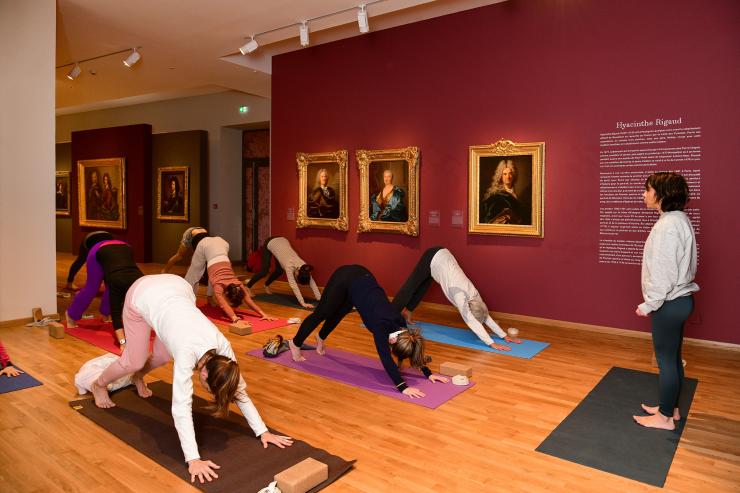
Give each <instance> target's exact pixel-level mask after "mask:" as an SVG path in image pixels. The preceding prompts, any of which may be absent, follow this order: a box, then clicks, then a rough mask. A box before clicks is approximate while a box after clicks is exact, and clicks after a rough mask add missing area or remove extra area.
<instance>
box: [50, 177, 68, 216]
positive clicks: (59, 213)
mask: <svg viewBox="0 0 740 493" xmlns="http://www.w3.org/2000/svg"><path fill="white" fill-rule="evenodd" d="M56 176H66V177H67V208H66V209H56V215H57V217H69V216H70V212H71V210H72V203H71V202H72V199H71V195H70V190H69V187H70V186H72V184H71V181H72V180H71V178H70V172H69V171H57V172H56ZM56 188H57V185H56V180H55V182H54V193H55V194H56ZM55 205H56V204H55Z"/></svg>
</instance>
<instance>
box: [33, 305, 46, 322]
mask: <svg viewBox="0 0 740 493" xmlns="http://www.w3.org/2000/svg"><path fill="white" fill-rule="evenodd" d="M31 315H32V316H33V321H34V322H38V321H39V320H41V319H43V318H44V314H43V312H42V311H41V308H34V309H33V310H31Z"/></svg>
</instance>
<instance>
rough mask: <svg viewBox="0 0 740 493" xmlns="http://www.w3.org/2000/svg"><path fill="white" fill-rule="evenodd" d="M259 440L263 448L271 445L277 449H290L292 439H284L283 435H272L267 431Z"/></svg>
mask: <svg viewBox="0 0 740 493" xmlns="http://www.w3.org/2000/svg"><path fill="white" fill-rule="evenodd" d="M260 440H261V441H262V446H263V447H264V448H267V446H268V445H269V444H270V443H271V444H273V445H277V446H278V447H279V448H285V447H290V446H291V445H293V439H292V438H291V437H286V436H283V435H273V434H272V433H270V432H269V431H266V432H264V433H263V434H261V435H260Z"/></svg>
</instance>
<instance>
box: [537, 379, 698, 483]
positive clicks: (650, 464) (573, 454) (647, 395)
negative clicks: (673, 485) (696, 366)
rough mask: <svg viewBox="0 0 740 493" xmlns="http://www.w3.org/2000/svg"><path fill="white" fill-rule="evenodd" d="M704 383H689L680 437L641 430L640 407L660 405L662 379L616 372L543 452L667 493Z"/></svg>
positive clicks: (543, 446)
mask: <svg viewBox="0 0 740 493" xmlns="http://www.w3.org/2000/svg"><path fill="white" fill-rule="evenodd" d="M697 383H698V381H697V380H696V379H693V378H687V379H685V380H684V384H683V387H682V389H681V398H680V402H679V406H678V407H679V409H680V411H681V417H682V419H681V421H680V422H678V423H677V426H676V429H675V430H674V431H667V430H656V429H653V428H645V427H643V426H640V425H638V424H637V423H635V422H634V420H633V419H632V416H633V415H635V416H641V415H645V414H646V413H645V412H644V411H643V410H642V408H641V407H640V403H645V404H647V405H655V404H657V402H658V375H656V374H654V373H646V372H642V371H637V370H629V369H626V368H618V367H614V368H612V369H611V370H609V371H608V372H607V374H606V375H604V378H602V379H601V381H600V382H599V383H598V384H597V385H596V387H594V389H593V390H592V391H591V392H589V394H588V395H587V396H586V397H585V398H584V399H583V400H582V401H581V403H580V404H578V406H577V407H576V408H575V409H574V410H573V412H571V413H570V415H568V417H567V418H565V419H564V420H563V422H562V423H560V424H559V425H558V427H557V428H555V430H554V431H553V432H552V433H550V436H548V437H547V438H546V439H545V441H544V442H542V443H541V444H540V446H539V447H537V451H538V452H543V453H545V454H548V455H552V456H554V457H558V458H560V459H565V460H569V461H571V462H575V463H577V464H582V465H584V466H588V467H593V468H595V469H600V470H602V471H606V472H610V473H612V474H616V475H618V476H623V477H625V478H629V479H634V480H635V481H641V482H643V483H647V484H651V485H653V486H659V487H662V486H663V484H664V483H665V478H666V476H667V475H668V470H669V469H670V467H671V462H673V456H674V455H675V453H676V448H677V447H678V442H679V440H680V439H681V433H683V430H684V427H685V426H686V417H687V416H688V415H689V408H690V407H691V401H692V400H693V398H694V392H696V385H697Z"/></svg>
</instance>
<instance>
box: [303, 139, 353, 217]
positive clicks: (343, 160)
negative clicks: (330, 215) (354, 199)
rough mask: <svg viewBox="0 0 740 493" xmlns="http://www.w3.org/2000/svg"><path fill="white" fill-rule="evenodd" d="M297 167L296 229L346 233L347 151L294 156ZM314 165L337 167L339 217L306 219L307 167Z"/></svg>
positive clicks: (304, 153)
mask: <svg viewBox="0 0 740 493" xmlns="http://www.w3.org/2000/svg"><path fill="white" fill-rule="evenodd" d="M295 159H296V163H297V165H298V215H297V217H296V228H329V229H337V230H339V231H347V230H348V229H349V225H348V223H347V151H346V150H339V151H334V152H318V153H306V152H298V153H296V155H295ZM315 163H336V164H337V165H338V167H339V217H338V218H336V219H322V218H316V217H308V195H307V193H306V190H308V165H309V164H315Z"/></svg>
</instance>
